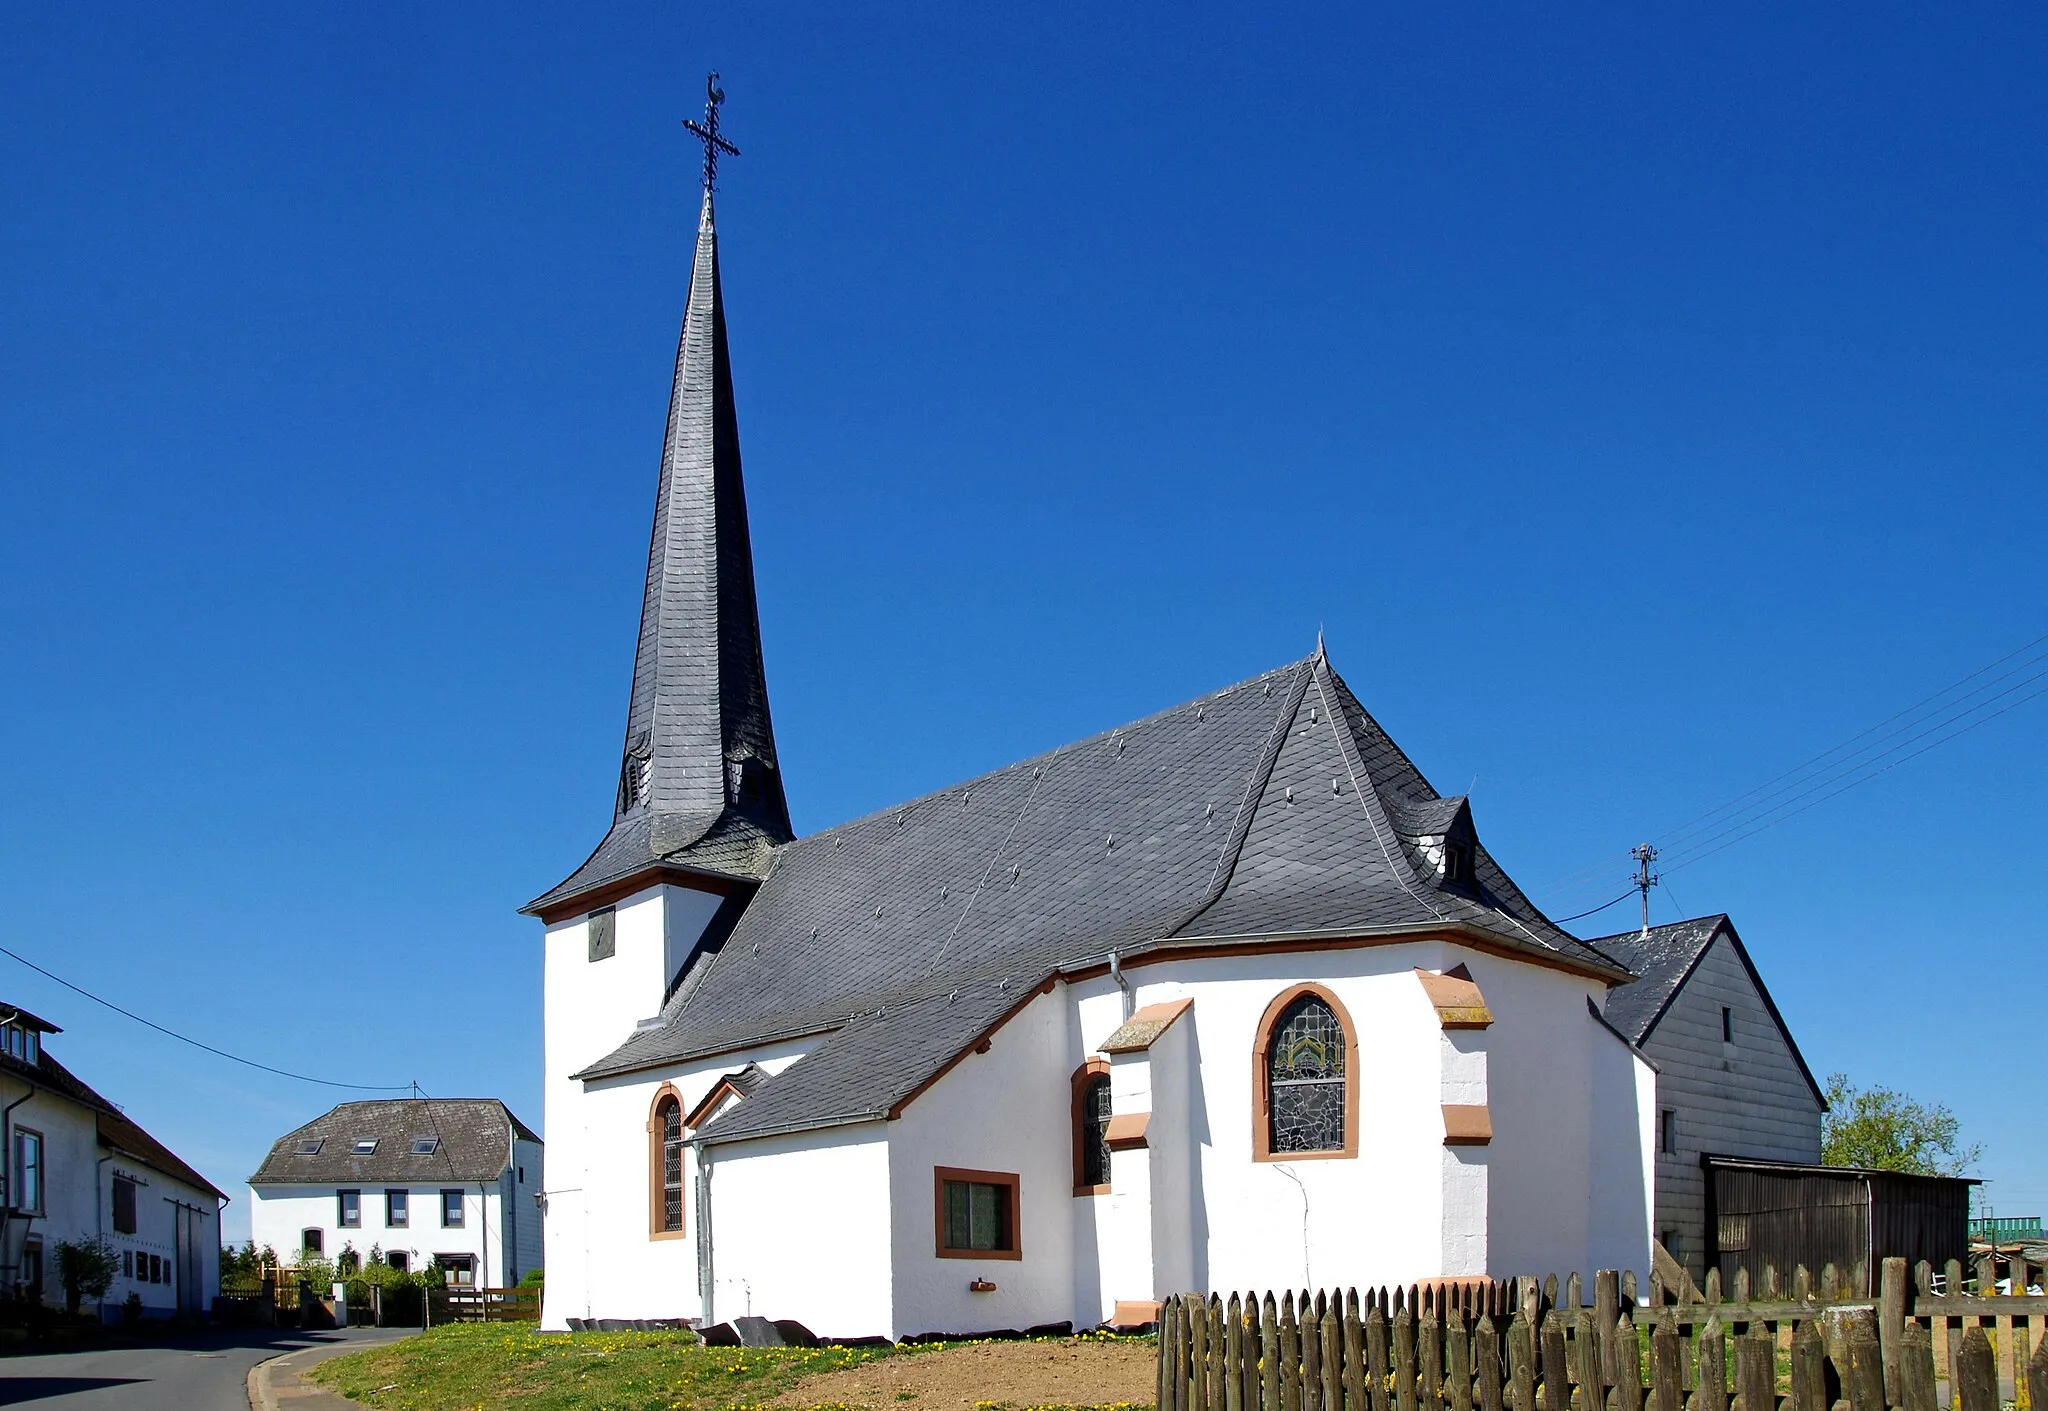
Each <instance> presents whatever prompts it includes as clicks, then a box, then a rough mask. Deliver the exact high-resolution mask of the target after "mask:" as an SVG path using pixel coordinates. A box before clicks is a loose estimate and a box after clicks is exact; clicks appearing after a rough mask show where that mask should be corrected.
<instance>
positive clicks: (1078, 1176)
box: [1067, 1058, 2048, 1411]
mask: <svg viewBox="0 0 2048 1411" xmlns="http://www.w3.org/2000/svg"><path fill="white" fill-rule="evenodd" d="M1108 1077H1109V1060H1108V1059H1106V1058H1091V1059H1089V1060H1088V1061H1087V1062H1086V1063H1084V1064H1082V1065H1081V1066H1080V1067H1079V1068H1076V1069H1075V1070H1074V1076H1073V1079H1072V1080H1071V1081H1072V1086H1073V1091H1072V1093H1071V1094H1070V1095H1069V1097H1068V1102H1067V1112H1068V1118H1069V1123H1068V1125H1069V1127H1070V1128H1071V1133H1070V1135H1071V1139H1072V1143H1073V1148H1074V1194H1075V1195H1077V1196H1083V1195H1108V1194H1109V1182H1107V1181H1104V1182H1103V1183H1102V1184H1101V1185H1099V1186H1097V1185H1089V1184H1088V1183H1087V1182H1086V1180H1085V1179H1083V1178H1084V1177H1085V1175H1086V1174H1087V1166H1088V1162H1087V1156H1086V1153H1085V1152H1084V1150H1083V1147H1084V1146H1085V1141H1084V1138H1083V1135H1082V1126H1083V1123H1084V1122H1085V1121H1086V1120H1087V1114H1086V1113H1085V1112H1084V1111H1083V1110H1082V1103H1083V1102H1084V1101H1085V1100H1086V1098H1087V1096H1088V1089H1089V1088H1091V1087H1093V1086H1094V1084H1095V1080H1096V1079H1097V1078H1103V1079H1107V1078H1108ZM2044 1411H2048V1408H2044Z"/></svg>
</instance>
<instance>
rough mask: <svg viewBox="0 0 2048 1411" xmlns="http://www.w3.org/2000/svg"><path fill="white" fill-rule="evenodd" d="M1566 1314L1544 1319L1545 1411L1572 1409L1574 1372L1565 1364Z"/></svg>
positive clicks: (1556, 1314)
mask: <svg viewBox="0 0 2048 1411" xmlns="http://www.w3.org/2000/svg"><path fill="white" fill-rule="evenodd" d="M1564 1318H1565V1315H1564V1314H1562V1313H1558V1312H1553V1313H1551V1315H1550V1316H1549V1317H1547V1318H1545V1319H1544V1320H1543V1411H1571V1405H1572V1374H1571V1372H1570V1370H1569V1369H1568V1368H1567V1367H1566V1366H1565V1357H1566V1347H1565V1341H1564Z"/></svg>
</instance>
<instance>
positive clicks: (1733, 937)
mask: <svg viewBox="0 0 2048 1411" xmlns="http://www.w3.org/2000/svg"><path fill="white" fill-rule="evenodd" d="M1721 936H1725V937H1727V938H1728V944H1729V945H1730V946H1732V947H1734V950H1735V958H1736V959H1737V960H1739V961H1741V962H1742V968H1743V970H1744V971H1745V972H1746V973H1747V974H1748V975H1749V983H1750V984H1751V985H1752V986H1754V987H1755V989H1756V993H1757V998H1758V999H1760V1000H1762V1001H1763V1005H1764V1010H1765V1012H1766V1013H1768V1014H1769V1015H1770V1016H1771V1022H1772V1023H1773V1024H1775V1025H1777V1027H1778V1033H1779V1035H1780V1036H1781V1037H1782V1038H1783V1039H1784V1040H1785V1047H1786V1048H1787V1049H1788V1050H1790V1051H1791V1054H1792V1061H1793V1062H1794V1063H1796V1064H1798V1065H1799V1073H1800V1076H1801V1077H1803V1078H1804V1079H1805V1080H1806V1086H1807V1087H1808V1088H1810V1089H1811V1090H1812V1092H1813V1096H1814V1100H1815V1101H1816V1102H1818V1103H1819V1104H1820V1108H1821V1111H1823V1112H1825V1111H1827V1110H1828V1098H1827V1094H1826V1093H1825V1092H1824V1091H1822V1089H1821V1086H1820V1084H1819V1083H1818V1082H1816V1081H1815V1080H1814V1076H1813V1070H1812V1069H1811V1068H1808V1067H1807V1066H1806V1055H1805V1054H1803V1053H1801V1052H1800V1051H1799V1041H1798V1040H1797V1039H1795V1038H1793V1037H1792V1027H1791V1026H1790V1025H1789V1024H1787V1023H1786V1022H1785V1016H1784V1015H1782V1014H1780V1013H1779V1012H1778V1002H1777V1001H1776V1000H1774V999H1772V998H1771V989H1770V986H1768V985H1766V984H1765V983H1764V977H1763V976H1762V975H1761V974H1759V973H1758V971H1757V968H1756V962H1755V961H1754V960H1753V959H1751V958H1750V954H1749V947H1748V946H1745V945H1744V944H1743V943H1742V937H1741V936H1740V935H1738V934H1736V931H1735V923H1734V922H1733V921H1731V920H1729V919H1728V917H1727V915H1726V914H1725V913H1717V914H1716V915H1713V916H1695V917H1693V918H1692V919H1690V920H1687V921H1674V922H1671V923H1669V924H1668V925H1664V926H1652V927H1651V928H1650V929H1649V930H1648V931H1647V932H1645V931H1640V930H1638V931H1624V932H1622V933H1621V934H1619V935H1614V936H1601V937H1599V938H1598V939H1597V940H1592V941H1588V942H1587V944H1588V945H1590V946H1592V947H1593V948H1594V949H1595V950H1598V951H1599V952H1600V953H1601V954H1603V955H1606V956H1609V957H1611V958H1612V959H1613V960H1614V961H1616V962H1617V963H1618V964H1620V965H1623V966H1625V967H1626V968H1627V969H1629V970H1630V971H1632V972H1633V973H1634V974H1635V976H1636V979H1635V980H1634V982H1633V983H1630V984H1626V985H1621V986H1617V987H1616V988H1614V989H1611V990H1609V991H1608V992H1607V1009H1606V1018H1607V1022H1608V1023H1609V1024H1611V1025H1612V1026H1613V1027H1614V1028H1615V1029H1616V1030H1617V1031H1618V1032H1619V1033H1620V1034H1621V1035H1622V1037H1623V1038H1625V1039H1627V1040H1628V1041H1629V1042H1630V1043H1631V1044H1634V1045H1635V1046H1636V1047H1638V1048H1640V1047H1642V1045H1643V1044H1644V1043H1645V1042H1647V1041H1648V1039H1649V1037H1650V1035H1651V1033H1652V1032H1653V1031H1654V1030H1655V1029H1656V1027H1657V1021H1658V1020H1660V1019H1662V1018H1663V1017H1664V1015H1665V1013H1666V1011H1668V1010H1669V1009H1670V1008H1671V1002H1672V1001H1673V1000H1674V999H1676V998H1678V992H1679V991H1680V990H1681V989H1683V988H1684V987H1685V982H1686V981H1687V980H1688V979H1690V978H1691V976H1692V973H1693V971H1695V970H1697V969H1698V968H1699V964H1700V961H1701V959H1702V958H1703V957H1704V956H1705V955H1706V953H1707V951H1708V950H1709V949H1711V948H1712V947H1713V944H1714V941H1715V938H1717V937H1721Z"/></svg>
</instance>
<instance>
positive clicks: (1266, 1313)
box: [1260, 1292, 1280, 1411]
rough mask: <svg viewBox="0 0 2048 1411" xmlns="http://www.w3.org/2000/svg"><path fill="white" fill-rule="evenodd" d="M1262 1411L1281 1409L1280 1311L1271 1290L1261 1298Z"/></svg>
mask: <svg viewBox="0 0 2048 1411" xmlns="http://www.w3.org/2000/svg"><path fill="white" fill-rule="evenodd" d="M1260 1411H1280V1313H1278V1311H1276V1309H1274V1296H1272V1294H1270V1292H1268V1294H1266V1296H1264V1298H1262V1300H1260Z"/></svg>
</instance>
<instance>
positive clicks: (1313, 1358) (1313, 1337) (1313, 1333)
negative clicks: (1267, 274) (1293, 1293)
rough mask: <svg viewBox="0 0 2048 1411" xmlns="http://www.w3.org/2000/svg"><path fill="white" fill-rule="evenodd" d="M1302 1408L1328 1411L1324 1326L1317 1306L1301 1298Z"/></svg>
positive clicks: (1305, 1298) (1305, 1297)
mask: <svg viewBox="0 0 2048 1411" xmlns="http://www.w3.org/2000/svg"><path fill="white" fill-rule="evenodd" d="M1301 1406H1302V1411H1326V1408H1325V1407H1324V1406H1323V1325H1322V1320H1321V1319H1319V1318H1317V1317H1316V1309H1315V1304H1314V1303H1312V1302H1311V1301H1310V1300H1309V1296H1308V1294H1307V1293H1306V1292H1304V1293H1303V1294H1302V1296H1301Z"/></svg>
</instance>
